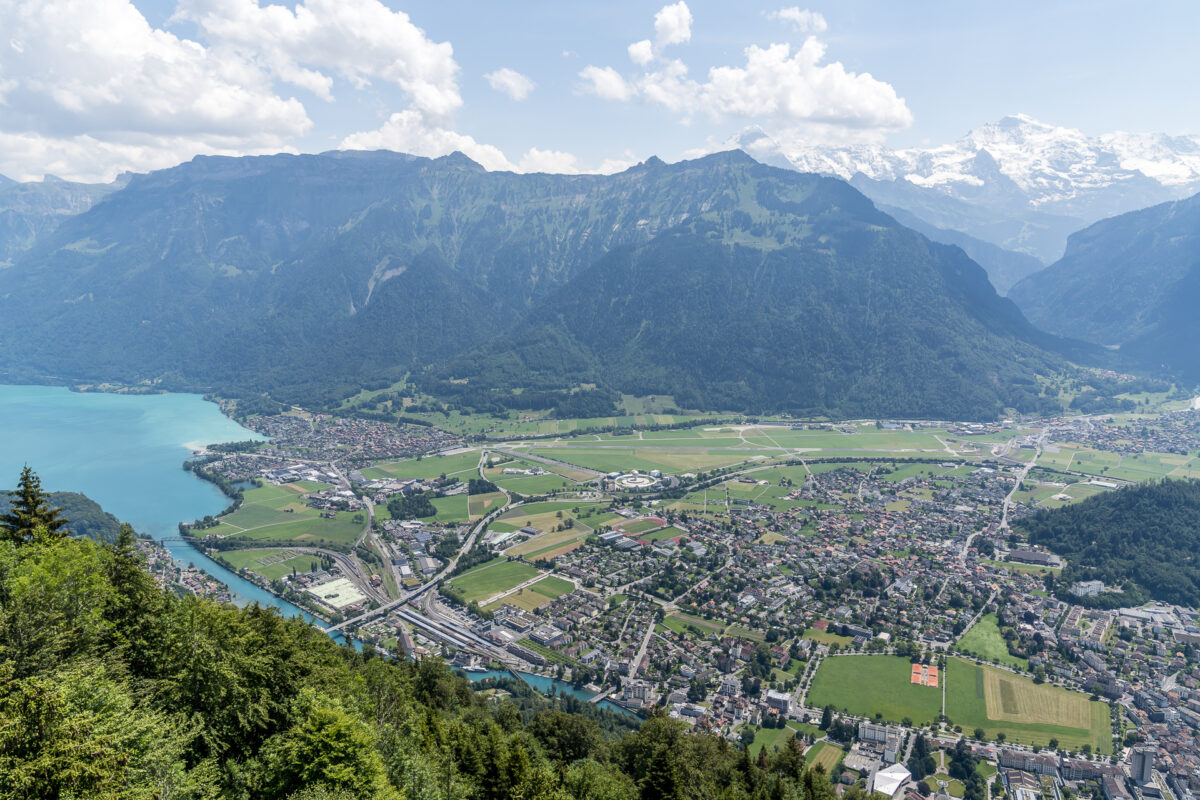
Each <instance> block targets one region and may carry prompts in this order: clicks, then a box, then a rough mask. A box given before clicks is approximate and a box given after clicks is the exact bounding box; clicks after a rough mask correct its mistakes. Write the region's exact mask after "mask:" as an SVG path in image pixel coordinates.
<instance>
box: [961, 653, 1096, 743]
mask: <svg viewBox="0 0 1200 800" xmlns="http://www.w3.org/2000/svg"><path fill="white" fill-rule="evenodd" d="M946 716H947V717H949V718H950V720H951V721H952V722H953V723H954V724H955V725H961V726H962V727H963V728H964V729H970V728H983V729H984V730H985V731H986V732H987V736H988V738H995V736H996V734H998V733H1003V734H1004V735H1005V737H1006V738H1007V739H1008V741H1010V742H1017V743H1020V744H1037V745H1042V746H1045V745H1047V744H1048V743H1049V741H1050V739H1052V738H1054V739H1058V741H1059V746H1061V747H1066V748H1070V749H1079V748H1082V747H1083V745H1085V744H1090V745H1091V746H1092V748H1093V749H1096V750H1098V751H1100V752H1105V753H1106V752H1109V751H1110V750H1111V748H1112V737H1111V734H1110V727H1109V712H1108V706H1107V705H1106V704H1104V703H1100V702H1093V701H1091V700H1088V698H1087V695H1084V694H1080V693H1079V692H1072V691H1069V690H1067V689H1063V688H1061V687H1058V686H1052V685H1050V684H1041V685H1039V684H1036V683H1034V682H1033V681H1032V680H1030V679H1029V678H1026V677H1023V676H1021V675H1016V674H1013V673H1011V672H1008V671H1007V670H1002V669H997V668H995V667H989V666H981V665H978V664H973V663H971V662H969V661H966V660H964V659H961V658H951V659H949V662H948V664H947V668H946Z"/></svg>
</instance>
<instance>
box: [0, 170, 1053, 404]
mask: <svg viewBox="0 0 1200 800" xmlns="http://www.w3.org/2000/svg"><path fill="white" fill-rule="evenodd" d="M560 323H561V324H560ZM543 324H548V325H550V328H549V329H548V330H549V334H548V335H549V336H550V337H551V338H546V337H545V336H541V334H540V333H539V334H538V336H540V337H541V338H539V339H538V342H539V343H538V344H537V348H540V349H537V350H536V353H535V351H534V350H531V349H530V347H528V346H526V345H525V342H526V340H527V339H528V338H529V337H530V336H533V335H534V334H532V333H530V332H531V331H535V332H536V331H540V330H541V326H542V325H543ZM508 330H512V331H513V333H509V334H506V333H505V332H506V331H508ZM553 337H559V338H557V339H555V338H553ZM1043 341H1044V337H1042V335H1041V334H1039V333H1038V332H1036V331H1035V330H1034V329H1033V328H1032V327H1031V326H1029V325H1028V323H1027V322H1026V321H1025V320H1024V318H1023V317H1022V316H1021V314H1020V312H1019V311H1018V310H1017V309H1016V307H1015V306H1014V305H1012V304H1011V303H1009V302H1008V301H1006V300H1003V299H1001V298H1000V297H998V296H997V295H996V293H995V292H994V290H993V289H992V287H991V286H990V285H989V283H988V281H987V279H986V276H985V274H984V272H983V271H982V270H981V269H980V268H979V266H978V265H976V264H975V263H974V262H972V261H971V260H970V259H969V258H967V257H966V256H965V255H963V253H962V252H961V251H960V250H958V249H957V248H950V247H945V246H941V245H934V244H931V243H930V242H929V241H927V240H926V239H924V238H923V237H922V236H920V235H918V234H916V233H914V232H912V231H909V230H908V229H906V228H903V227H902V226H900V225H899V224H898V223H896V222H895V221H894V220H892V219H891V218H890V217H888V216H886V215H885V214H883V213H881V212H879V211H878V210H876V209H875V208H874V207H873V206H872V204H871V203H870V202H869V201H868V200H867V199H866V198H864V197H863V196H862V195H861V194H859V193H858V192H857V191H855V190H853V189H852V188H850V187H849V186H848V185H846V184H845V183H844V182H842V181H839V180H833V179H822V178H818V177H816V176H812V175H802V174H799V173H796V172H794V171H790V170H780V169H775V168H772V167H767V166H763V165H761V164H758V163H755V162H754V161H753V160H751V159H750V158H747V157H745V155H744V154H740V153H732V154H731V153H725V154H718V155H714V156H710V157H707V158H703V159H699V160H696V161H689V162H682V163H679V164H673V165H666V164H664V163H663V162H661V161H658V160H657V159H652V160H651V161H648V162H646V163H644V164H641V165H639V166H637V167H634V168H631V169H629V170H627V171H626V172H623V173H621V174H618V175H612V176H599V175H576V176H566V175H517V174H512V173H498V172H486V171H484V170H483V169H482V168H481V167H480V166H479V165H477V164H475V163H473V162H471V161H470V160H468V159H467V158H465V157H463V156H461V155H457V154H456V155H454V156H449V157H446V158H441V159H435V160H429V159H424V158H415V157H411V156H405V155H400V154H395V153H382V152H381V153H329V154H324V155H311V156H286V155H281V156H270V157H258V158H240V159H232V158H197V159H195V160H194V161H192V162H190V163H188V164H184V165H181V166H179V167H176V168H173V169H169V170H163V171H161V172H156V173H152V174H150V175H146V176H137V177H134V178H133V179H132V180H131V181H130V183H129V185H128V186H127V187H125V188H124V189H122V190H120V191H117V192H114V193H112V194H111V195H109V196H108V197H107V198H106V199H105V200H104V201H103V202H100V203H99V204H97V205H96V206H95V207H94V208H92V209H91V210H90V211H88V212H86V213H84V214H80V215H78V216H75V217H72V218H70V219H68V220H66V221H64V223H63V224H62V225H61V226H60V227H59V228H58V229H57V230H56V231H54V232H53V233H52V234H50V235H48V236H45V237H43V238H42V239H40V240H39V242H38V244H37V245H36V246H35V247H34V248H33V249H32V250H31V251H29V252H28V253H27V254H25V255H24V256H23V257H22V258H21V259H20V260H19V262H18V263H17V265H16V266H14V267H13V268H11V269H8V270H4V271H3V272H0V368H3V369H7V370H9V371H12V372H16V373H18V374H22V375H27V376H28V375H36V374H41V375H66V376H72V377H78V378H115V379H122V380H138V379H146V378H164V379H166V380H167V382H168V385H172V386H193V387H201V388H203V387H210V386H211V387H216V388H219V389H221V390H222V391H228V392H235V391H237V392H248V391H261V390H264V389H266V390H270V391H272V392H273V393H275V394H276V395H277V396H280V397H290V398H296V399H304V400H312V399H313V398H319V397H322V396H324V397H329V396H335V395H339V394H343V393H345V392H348V391H351V390H353V389H355V388H357V387H359V386H362V385H364V384H366V383H372V384H374V383H379V382H381V381H383V382H386V381H387V380H390V379H396V378H398V377H401V376H403V375H404V374H406V373H413V374H414V375H418V376H420V375H424V374H425V372H424V370H425V369H426V368H427V367H430V366H431V365H438V364H445V363H447V362H449V363H454V364H457V365H459V366H460V367H462V369H463V370H464V375H460V376H448V377H464V376H465V377H472V376H479V377H482V375H483V373H484V372H487V373H488V378H487V380H486V381H484V382H482V383H481V382H480V381H479V380H472V381H471V382H469V383H468V384H462V383H455V384H449V385H447V386H448V387H449V386H455V387H459V388H457V389H451V388H448V391H451V392H459V393H461V392H462V391H463V389H462V388H461V387H463V386H467V387H468V388H469V390H471V391H475V390H486V389H489V388H491V386H499V387H501V389H502V391H501V392H500V393H499V394H497V395H494V396H491V397H490V398H484V401H483V402H485V403H490V402H492V401H493V400H495V399H496V398H499V399H500V400H501V402H523V400H519V399H514V398H513V396H512V395H511V390H513V389H524V388H529V387H536V388H537V389H540V390H548V391H550V392H559V393H560V394H559V396H560V397H562V396H565V395H563V394H562V392H564V391H565V390H569V389H570V388H571V387H572V386H573V385H574V384H575V383H577V382H578V379H579V378H581V377H587V378H588V379H589V381H588V382H598V383H600V384H601V388H602V389H604V390H620V391H634V392H638V393H640V392H642V391H647V392H653V393H659V394H666V393H678V394H680V395H681V396H682V397H684V398H685V399H684V400H682V402H687V403H689V404H691V405H695V406H703V407H708V408H719V407H726V406H727V405H728V404H734V405H735V406H738V407H760V408H766V407H771V408H797V409H800V408H809V409H826V410H829V411H831V412H835V411H843V412H844V411H848V410H850V409H853V410H855V412H861V413H867V412H870V411H872V410H876V411H878V412H879V413H883V412H884V411H892V412H896V413H900V412H903V413H905V414H913V415H935V416H937V415H954V416H993V415H994V414H996V413H998V412H999V411H1000V410H1001V409H1002V408H1004V407H1005V406H1016V407H1021V408H1031V407H1033V406H1035V405H1037V404H1038V402H1039V400H1038V398H1037V397H1036V396H1035V394H1036V391H1035V390H1034V389H1033V387H1034V385H1035V382H1034V378H1033V376H1034V373H1035V372H1046V371H1049V370H1052V369H1054V368H1056V367H1057V366H1059V365H1060V362H1059V361H1058V360H1057V359H1056V358H1055V357H1054V356H1051V355H1048V354H1047V353H1046V352H1044V351H1043V350H1042V349H1040V347H1039V343H1041V342H1043ZM491 342H500V343H502V344H500V345H498V346H496V347H489V346H488V344H489V343H491ZM467 352H472V353H481V352H486V353H488V354H490V355H489V356H488V359H489V360H487V361H486V362H478V363H473V362H472V361H471V360H467V361H465V362H464V361H462V360H461V359H460V360H458V361H455V360H454V358H455V357H456V356H460V355H461V354H463V353H467ZM518 362H520V366H521V370H520V371H514V372H512V373H511V374H507V373H504V374H501V373H503V369H506V367H504V368H503V369H501V372H500V373H497V372H496V370H495V369H493V367H495V366H496V365H508V364H512V365H514V369H515V365H516V364H517V363H518ZM465 372H470V373H471V375H470V376H467V375H465ZM429 375H430V376H431V377H430V378H429V379H430V380H433V381H434V382H435V383H436V382H437V381H436V378H437V377H438V376H439V375H442V376H445V375H444V372H443V371H441V370H440V368H435V369H434V370H433V371H432V372H431V373H429ZM505 396H507V400H506V399H505ZM531 396H532V395H524V396H523V397H525V398H528V397H531ZM543 399H545V398H543Z"/></svg>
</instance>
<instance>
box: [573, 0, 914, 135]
mask: <svg viewBox="0 0 1200 800" xmlns="http://www.w3.org/2000/svg"><path fill="white" fill-rule="evenodd" d="M771 16H772V17H773V18H777V19H780V20H783V21H786V22H789V23H790V24H793V25H796V26H797V27H800V28H802V29H804V30H806V31H808V32H810V33H811V34H814V35H810V36H808V38H807V39H805V41H804V43H803V44H802V45H801V46H799V47H797V48H793V47H792V46H791V45H789V44H771V45H768V46H766V47H760V46H758V45H750V46H749V47H747V48H746V49H745V50H744V51H743V53H744V56H745V62H744V63H743V64H740V65H722V66H715V67H712V68H710V69H709V70H708V73H707V75H706V76H704V78H703V79H702V80H697V79H695V78H692V77H691V76H690V75H689V71H688V66H687V64H686V63H685V62H684V60H683V59H680V58H675V59H663V58H662V57H661V56H660V55H659V52H658V50H659V47H661V46H662V45H663V44H667V43H681V42H685V41H687V40H688V39H689V38H690V36H691V23H692V16H691V12H690V11H688V9H687V6H686V5H685V4H684V3H683V2H680V3H676V4H675V5H672V6H665V7H664V8H663V9H662V10H661V11H659V13H658V14H657V15H655V18H654V26H655V32H656V33H657V39H656V42H657V44H656V46H655V47H651V46H650V43H649V41H642V42H638V43H636V44H634V45H630V47H629V56H630V59H631V60H632V61H633V63H634V64H637V65H638V66H640V67H642V69H641V71H640V72H639V73H638V74H635V75H632V76H625V75H622V74H621V73H619V72H617V71H616V70H615V69H613V68H612V67H608V66H605V67H598V66H595V65H588V66H587V67H586V68H585V69H584V70H583V71H582V72H580V73H579V75H580V77H581V78H582V79H583V84H582V87H583V90H584V91H586V92H590V93H592V94H595V95H597V96H598V97H602V98H604V99H607V100H617V101H628V100H633V99H640V100H641V101H643V102H646V103H650V104H652V105H658V106H661V107H663V108H665V109H667V110H668V111H671V112H672V113H674V114H677V115H679V117H680V119H681V121H683V122H684V123H690V122H691V121H692V120H693V118H694V117H695V116H697V115H700V114H703V115H707V116H708V117H709V118H711V119H712V120H714V121H721V120H723V119H725V118H728V117H739V118H744V119H749V120H757V121H762V122H771V123H774V124H775V126H776V127H777V128H779V129H783V130H785V131H791V132H793V133H794V132H796V131H801V130H804V131H809V132H814V133H819V134H821V136H822V138H828V137H829V136H830V135H831V134H834V133H836V132H838V131H844V132H849V135H851V136H853V138H855V139H856V140H864V139H871V138H873V137H874V138H877V137H879V136H882V135H883V134H884V133H886V132H888V131H892V130H897V129H900V128H905V127H907V126H909V125H911V124H912V112H911V111H909V108H908V106H907V104H906V103H905V102H904V100H903V99H902V98H900V97H899V96H898V95H897V94H896V90H895V89H894V88H893V87H892V86H891V84H888V83H886V82H884V81H880V80H877V79H876V78H875V77H873V76H872V75H871V74H870V73H866V72H863V73H855V72H850V71H848V70H847V69H846V68H845V67H844V66H843V65H842V64H841V62H837V61H833V62H826V60H825V56H826V46H825V44H824V43H823V42H821V41H820V40H819V39H818V38H817V37H816V35H815V34H817V33H820V32H823V31H825V30H827V28H828V25H827V24H826V22H825V18H824V17H822V16H821V15H820V14H817V13H815V12H811V11H807V10H802V9H800V8H798V7H793V8H785V9H781V10H779V11H776V12H773V13H772V14H771Z"/></svg>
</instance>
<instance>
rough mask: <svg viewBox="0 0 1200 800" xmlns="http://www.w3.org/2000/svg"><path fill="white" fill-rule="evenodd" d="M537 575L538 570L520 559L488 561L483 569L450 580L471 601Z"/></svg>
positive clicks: (484, 597) (487, 596)
mask: <svg viewBox="0 0 1200 800" xmlns="http://www.w3.org/2000/svg"><path fill="white" fill-rule="evenodd" d="M535 575H537V570H536V569H534V568H533V567H531V566H529V565H528V564H522V563H520V562H519V561H500V562H488V564H487V565H485V566H484V567H483V568H481V569H474V570H471V571H470V572H464V573H463V574H462V575H459V576H458V577H456V578H454V580H452V581H450V585H451V586H453V587H454V588H455V589H458V590H459V591H461V592H462V594H463V596H464V598H465V599H466V601H467V602H468V603H469V602H471V601H473V600H485V599H487V598H489V597H491V596H492V595H495V594H498V593H500V592H503V591H504V590H506V589H511V588H512V587H514V586H516V585H518V584H521V583H524V582H525V581H527V580H529V579H530V578H532V577H534V576H535Z"/></svg>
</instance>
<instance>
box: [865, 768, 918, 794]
mask: <svg viewBox="0 0 1200 800" xmlns="http://www.w3.org/2000/svg"><path fill="white" fill-rule="evenodd" d="M911 777H912V773H911V772H909V771H908V769H907V768H906V767H905V766H904V765H903V764H892V765H891V766H890V767H887V768H886V769H881V770H879V771H878V772H876V773H875V777H874V779H873V780H872V783H871V791H874V792H879V793H880V794H884V795H887V796H888V797H895V796H896V795H897V794H899V792H900V787H902V786H903V785H904V782H905V781H907V780H908V779H909V778H911Z"/></svg>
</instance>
